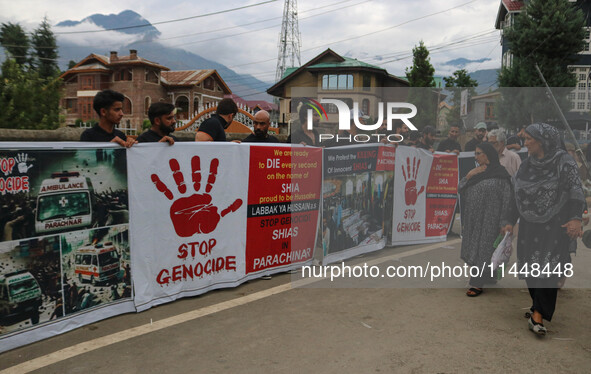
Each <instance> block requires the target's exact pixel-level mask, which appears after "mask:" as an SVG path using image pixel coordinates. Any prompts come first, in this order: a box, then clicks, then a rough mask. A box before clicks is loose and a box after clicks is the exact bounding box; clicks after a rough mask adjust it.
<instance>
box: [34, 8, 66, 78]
mask: <svg viewBox="0 0 591 374" xmlns="http://www.w3.org/2000/svg"><path fill="white" fill-rule="evenodd" d="M31 41H32V44H33V50H34V55H33V64H34V66H35V68H36V69H37V71H38V72H39V76H40V77H41V78H44V79H48V80H52V79H55V78H56V77H57V76H58V75H59V67H58V65H57V58H58V53H57V41H56V38H55V35H54V34H53V31H51V26H50V25H49V22H47V18H43V21H42V22H41V24H40V25H39V27H38V28H37V29H35V31H34V32H33V36H32V37H31Z"/></svg>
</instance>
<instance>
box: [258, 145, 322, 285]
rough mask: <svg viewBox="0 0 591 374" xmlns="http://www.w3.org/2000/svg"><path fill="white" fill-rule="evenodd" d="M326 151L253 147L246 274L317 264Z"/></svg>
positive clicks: (305, 148) (312, 148) (295, 147)
mask: <svg viewBox="0 0 591 374" xmlns="http://www.w3.org/2000/svg"><path fill="white" fill-rule="evenodd" d="M321 165H322V149H321V148H315V147H300V146H294V147H277V146H276V145H275V146H251V147H250V173H249V182H248V220H247V231H246V274H250V273H259V274H268V273H271V272H272V270H273V269H275V271H277V270H276V269H282V270H288V269H289V268H293V267H294V266H300V265H303V264H305V263H307V262H309V261H311V260H312V258H313V256H314V248H315V245H316V235H315V233H316V231H317V229H318V216H319V211H320V181H321V178H322V167H321Z"/></svg>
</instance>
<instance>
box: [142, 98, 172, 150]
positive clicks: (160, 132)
mask: <svg viewBox="0 0 591 374" xmlns="http://www.w3.org/2000/svg"><path fill="white" fill-rule="evenodd" d="M175 115H176V108H175V107H174V105H172V104H168V103H154V104H152V105H150V108H149V109H148V118H150V123H151V124H152V127H151V128H149V129H148V130H147V131H145V132H144V133H143V134H141V135H140V136H138V137H137V141H138V143H156V142H168V144H170V145H173V144H174V142H175V141H176V138H175V137H174V136H172V135H170V134H171V133H172V132H173V131H174V127H175V125H176V118H175Z"/></svg>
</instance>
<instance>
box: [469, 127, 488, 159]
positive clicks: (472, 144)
mask: <svg viewBox="0 0 591 374" xmlns="http://www.w3.org/2000/svg"><path fill="white" fill-rule="evenodd" d="M485 135H486V123H484V122H478V123H477V124H476V126H475V127H474V137H473V138H472V140H470V141H469V142H468V143H466V146H465V147H464V151H466V152H472V151H474V150H476V146H477V145H478V144H480V143H482V142H483V141H484V136H485Z"/></svg>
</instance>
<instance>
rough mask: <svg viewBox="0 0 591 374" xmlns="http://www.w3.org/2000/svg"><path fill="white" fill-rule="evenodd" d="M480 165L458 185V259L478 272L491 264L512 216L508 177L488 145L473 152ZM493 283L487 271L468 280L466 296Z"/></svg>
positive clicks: (492, 148) (510, 188)
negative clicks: (494, 244) (468, 285)
mask: <svg viewBox="0 0 591 374" xmlns="http://www.w3.org/2000/svg"><path fill="white" fill-rule="evenodd" d="M474 155H475V158H476V161H477V162H478V164H479V165H480V166H478V167H476V168H474V169H472V170H470V172H469V173H468V174H467V175H466V176H465V177H464V178H462V180H461V181H460V184H459V186H458V190H459V193H460V207H461V218H462V251H461V258H462V260H464V261H466V263H467V264H468V265H470V266H477V267H479V268H480V269H482V268H483V266H485V268H486V269H490V268H488V267H486V266H487V265H488V264H490V260H491V257H492V254H493V252H494V248H493V243H494V241H495V239H496V238H497V236H498V235H499V233H500V232H501V230H502V229H506V226H507V225H510V223H511V218H512V216H513V215H514V213H512V211H511V208H512V207H513V206H514V202H513V191H512V186H511V176H510V175H509V173H507V170H506V169H505V168H504V167H503V166H502V165H501V164H500V163H499V155H498V153H497V151H496V150H495V148H494V147H493V146H492V145H491V144H489V143H480V144H479V145H478V146H477V147H476V150H475V151H474ZM489 282H494V280H493V278H492V277H491V275H490V270H489V271H488V272H485V274H480V276H479V277H471V278H470V286H471V287H470V288H469V289H468V292H466V295H467V296H470V297H473V296H478V295H480V294H481V293H482V289H483V286H484V284H486V283H489Z"/></svg>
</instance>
